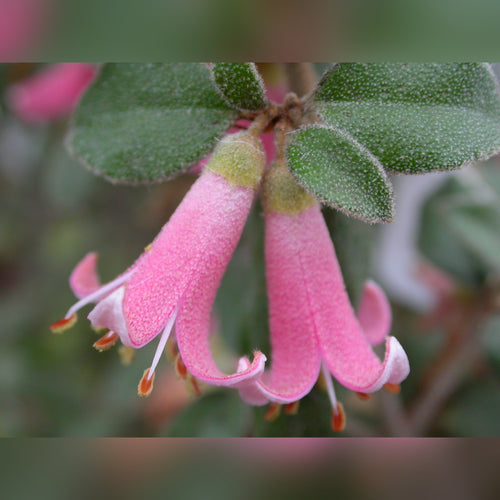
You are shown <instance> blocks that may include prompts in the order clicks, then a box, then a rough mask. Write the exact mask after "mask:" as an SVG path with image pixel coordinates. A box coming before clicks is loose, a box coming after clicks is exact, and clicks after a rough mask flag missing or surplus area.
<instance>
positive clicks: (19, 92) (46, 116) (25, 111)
mask: <svg viewBox="0 0 500 500" xmlns="http://www.w3.org/2000/svg"><path fill="white" fill-rule="evenodd" d="M95 74H96V65H95V64H88V63H59V64H54V65H52V66H49V67H47V68H46V69H44V70H43V71H41V72H40V73H38V74H35V75H34V76H32V77H30V78H28V79H27V80H25V81H23V82H21V83H18V84H16V85H14V86H13V87H12V88H10V89H9V94H8V99H9V103H10V107H11V108H12V109H13V110H14V111H15V112H16V113H17V114H18V115H19V116H20V117H21V118H22V119H24V120H25V121H28V122H45V121H51V120H58V119H60V118H64V117H65V116H67V115H69V114H70V113H71V112H72V111H73V108H74V107H75V106H76V104H77V103H78V100H79V98H80V96H81V94H82V93H83V91H84V90H85V89H86V88H87V87H88V85H89V84H90V83H91V82H92V80H93V79H94V77H95Z"/></svg>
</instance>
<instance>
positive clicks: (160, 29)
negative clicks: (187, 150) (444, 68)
mask: <svg viewBox="0 0 500 500" xmlns="http://www.w3.org/2000/svg"><path fill="white" fill-rule="evenodd" d="M499 18H500V4H499V3H498V2H497V1H496V0H476V1H475V2H473V3H472V2H470V1H468V0H441V1H440V2H435V1H433V0H419V1H418V2H415V1H413V0H378V1H376V2H374V1H372V0H310V1H309V2H308V3H307V4H306V5H304V3H303V2H301V1H300V0H255V1H253V2H250V3H249V2H234V1H233V0H185V1H183V2H178V1H175V0H106V1H101V0H0V28H1V29H0V59H1V60H4V61H6V60H11V61H12V60H17V61H19V60H23V61H33V60H36V61H103V60H105V61H123V62H130V61H166V60H170V61H186V60H190V61H192V60H196V61H200V60H218V61H228V60H253V61H255V60H257V61H307V60H309V61H311V60H315V61H334V60H343V61H346V60H363V61H369V60H374V59H378V60H393V61H394V60H402V59H403V60H427V61H430V60H441V61H442V60H448V61H449V60H459V61H464V60H478V59H481V60H489V61H493V60H499V59H500V58H499V56H500V54H499V48H498V19H499Z"/></svg>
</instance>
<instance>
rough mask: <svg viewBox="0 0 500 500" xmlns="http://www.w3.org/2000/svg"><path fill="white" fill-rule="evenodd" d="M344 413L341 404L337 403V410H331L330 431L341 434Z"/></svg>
mask: <svg viewBox="0 0 500 500" xmlns="http://www.w3.org/2000/svg"><path fill="white" fill-rule="evenodd" d="M345 421H346V418H345V411H344V406H343V405H342V403H340V402H337V409H336V410H332V429H333V430H334V431H335V432H341V431H343V430H344V429H345Z"/></svg>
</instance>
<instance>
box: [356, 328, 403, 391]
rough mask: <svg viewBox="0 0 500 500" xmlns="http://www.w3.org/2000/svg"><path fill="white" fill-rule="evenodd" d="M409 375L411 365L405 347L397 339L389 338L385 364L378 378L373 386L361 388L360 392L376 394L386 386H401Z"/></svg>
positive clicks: (386, 346)
mask: <svg viewBox="0 0 500 500" xmlns="http://www.w3.org/2000/svg"><path fill="white" fill-rule="evenodd" d="M409 373H410V364H409V362H408V357H407V356H406V353H405V351H404V349H403V347H402V346H401V344H400V343H399V342H398V340H397V339H396V338H395V337H388V338H387V339H386V341H385V357H384V362H383V363H382V366H381V367H380V369H379V373H378V375H377V377H376V378H375V379H374V380H373V382H372V383H371V385H368V386H365V387H363V388H361V391H360V392H366V393H369V392H375V391H378V390H379V389H381V388H382V387H383V386H384V384H399V383H401V382H402V381H403V380H404V379H405V378H406V377H407V376H408V374H409ZM367 375H368V373H367ZM369 376H370V377H371V376H372V375H369ZM367 378H368V377H367Z"/></svg>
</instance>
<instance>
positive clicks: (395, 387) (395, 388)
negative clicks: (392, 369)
mask: <svg viewBox="0 0 500 500" xmlns="http://www.w3.org/2000/svg"><path fill="white" fill-rule="evenodd" d="M384 389H385V390H386V391H387V392H390V393H391V394H399V393H400V392H401V386H400V385H399V384H384Z"/></svg>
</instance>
